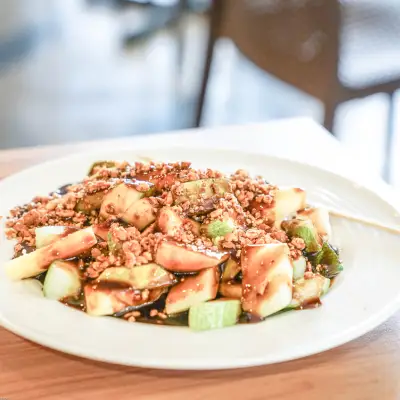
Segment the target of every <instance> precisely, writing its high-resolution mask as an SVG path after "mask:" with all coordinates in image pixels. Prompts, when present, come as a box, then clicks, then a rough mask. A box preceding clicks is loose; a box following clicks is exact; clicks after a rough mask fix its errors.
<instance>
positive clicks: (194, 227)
mask: <svg viewBox="0 0 400 400" xmlns="http://www.w3.org/2000/svg"><path fill="white" fill-rule="evenodd" d="M185 224H189V226H190V230H191V231H192V233H193V234H194V235H195V236H200V226H201V224H200V222H197V221H194V220H193V219H190V218H186V219H185Z"/></svg>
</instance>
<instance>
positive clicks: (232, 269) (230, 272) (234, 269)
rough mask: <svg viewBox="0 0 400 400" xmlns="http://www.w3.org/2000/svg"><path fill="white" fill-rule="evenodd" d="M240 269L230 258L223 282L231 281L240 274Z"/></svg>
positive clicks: (226, 265)
mask: <svg viewBox="0 0 400 400" xmlns="http://www.w3.org/2000/svg"><path fill="white" fill-rule="evenodd" d="M240 269H241V268H240V265H239V263H238V262H237V261H236V260H234V259H233V258H230V259H229V260H228V261H227V262H226V264H225V268H224V272H223V273H222V278H221V280H222V281H223V282H227V281H231V280H232V279H234V278H235V276H236V275H237V274H238V273H239V272H240Z"/></svg>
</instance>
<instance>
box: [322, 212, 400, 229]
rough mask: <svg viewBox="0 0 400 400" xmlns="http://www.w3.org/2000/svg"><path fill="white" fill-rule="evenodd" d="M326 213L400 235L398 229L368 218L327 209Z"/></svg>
mask: <svg viewBox="0 0 400 400" xmlns="http://www.w3.org/2000/svg"><path fill="white" fill-rule="evenodd" d="M327 211H328V212H329V214H330V215H331V216H333V217H338V218H343V219H347V220H349V221H354V222H359V223H360V224H364V225H368V226H373V227H374V228H378V229H382V230H384V231H386V232H390V233H394V234H396V235H400V227H396V226H391V225H387V224H382V223H381V222H378V221H375V220H373V219H370V218H365V217H360V216H357V215H353V214H348V213H345V212H343V211H339V210H333V209H329V208H327Z"/></svg>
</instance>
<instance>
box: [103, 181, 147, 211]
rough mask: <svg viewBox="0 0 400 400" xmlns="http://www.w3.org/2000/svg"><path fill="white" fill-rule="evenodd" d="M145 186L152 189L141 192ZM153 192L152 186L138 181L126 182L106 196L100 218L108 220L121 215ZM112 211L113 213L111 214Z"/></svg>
mask: <svg viewBox="0 0 400 400" xmlns="http://www.w3.org/2000/svg"><path fill="white" fill-rule="evenodd" d="M143 184H146V185H147V186H148V187H150V189H149V190H147V191H141V190H139V189H141V187H142V186H143ZM151 192H152V184H151V183H149V182H143V181H137V180H125V181H124V182H123V183H120V184H119V185H117V186H115V187H114V188H113V189H111V190H109V191H108V192H107V194H106V195H105V196H104V199H103V202H102V203H101V207H100V217H101V218H103V219H107V218H109V217H112V216H115V215H121V214H123V213H124V212H125V211H127V210H128V208H129V207H130V206H131V205H132V204H134V203H135V202H136V201H138V200H140V199H142V198H143V197H145V196H148V195H150V194H151ZM110 211H111V212H110Z"/></svg>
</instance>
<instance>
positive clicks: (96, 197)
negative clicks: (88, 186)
mask: <svg viewBox="0 0 400 400" xmlns="http://www.w3.org/2000/svg"><path fill="white" fill-rule="evenodd" d="M106 193H107V190H99V191H98V192H96V193H91V194H86V195H84V196H83V198H82V199H81V200H79V201H78V203H77V205H76V211H79V212H81V213H84V214H90V213H91V211H94V210H100V207H101V204H102V202H103V200H104V197H105V195H106Z"/></svg>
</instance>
